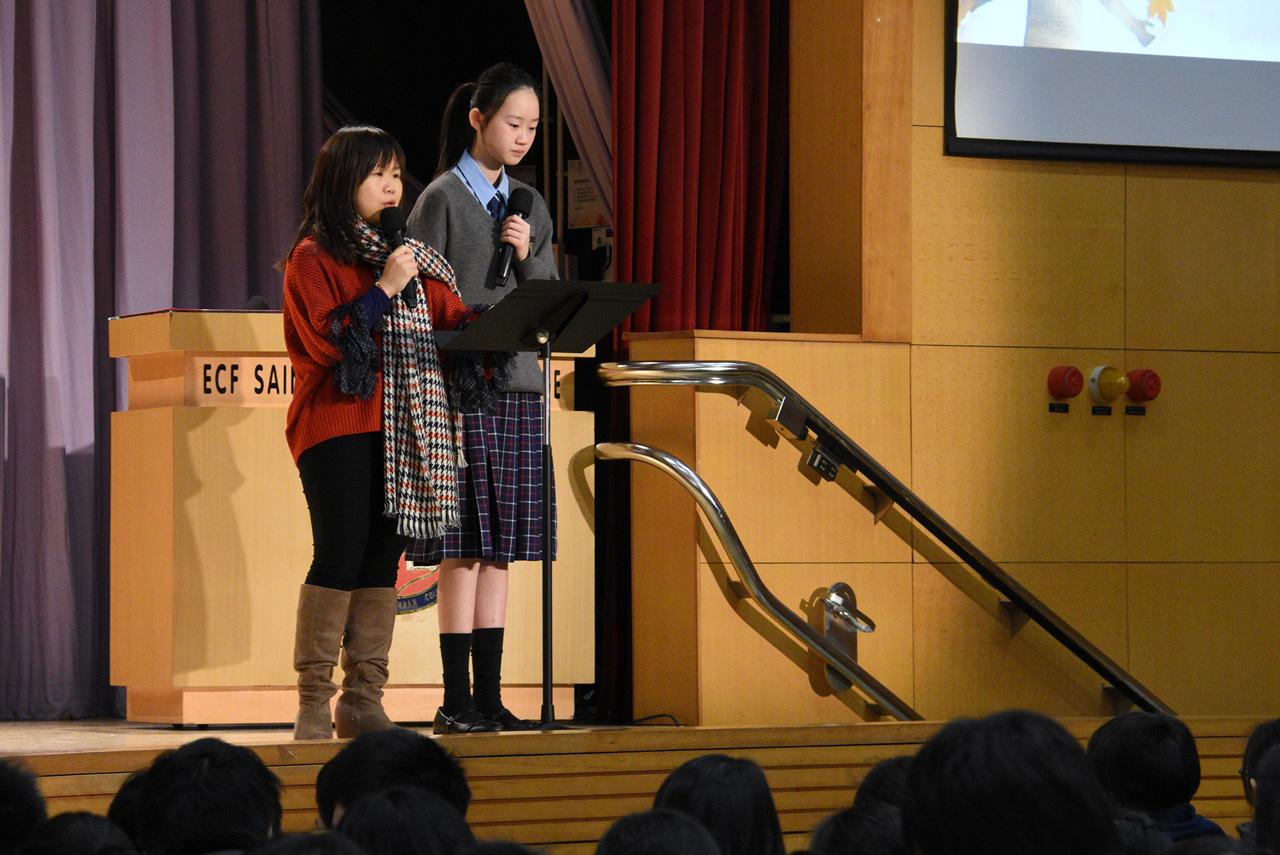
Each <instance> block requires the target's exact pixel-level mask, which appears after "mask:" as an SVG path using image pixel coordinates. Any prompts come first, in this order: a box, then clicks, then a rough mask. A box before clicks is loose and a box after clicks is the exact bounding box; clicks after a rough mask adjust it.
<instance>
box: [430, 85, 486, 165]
mask: <svg viewBox="0 0 1280 855" xmlns="http://www.w3.org/2000/svg"><path fill="white" fill-rule="evenodd" d="M475 91H476V84H475V81H472V82H470V83H464V84H462V85H461V86H459V87H458V88H457V89H455V90H453V94H452V95H450V96H449V103H448V105H446V106H445V108H444V118H443V119H441V121H440V159H439V160H438V161H436V174H435V176H433V177H438V176H440V175H442V174H444V173H446V172H448V171H449V170H450V169H453V165H454V164H455V163H457V162H458V160H459V159H460V158H461V157H462V153H463V152H464V151H466V150H467V149H469V148H470V147H471V141H472V140H474V139H475V133H476V132H475V129H474V128H472V127H471V121H470V119H468V115H469V114H470V113H471V96H472V95H474V94H475Z"/></svg>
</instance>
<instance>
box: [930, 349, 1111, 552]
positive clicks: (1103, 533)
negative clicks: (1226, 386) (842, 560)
mask: <svg viewBox="0 0 1280 855" xmlns="http://www.w3.org/2000/svg"><path fill="white" fill-rule="evenodd" d="M1122 356H1123V354H1121V353H1120V352H1118V351H1080V350H1075V351H1068V350H1041V349H1027V348H988V347H982V348H974V347H913V348H912V356H911V412H912V427H911V431H912V464H911V470H912V474H913V478H914V485H915V487H914V489H915V492H916V493H917V494H919V496H920V497H921V498H922V499H923V500H924V501H925V502H926V503H927V504H929V505H930V506H931V507H933V508H934V509H935V510H936V511H938V512H939V513H940V514H942V516H943V517H945V518H946V519H947V520H949V521H950V522H951V524H952V525H954V526H955V527H956V528H958V529H959V530H960V531H961V532H963V533H964V534H965V535H966V536H967V537H968V538H969V539H970V540H971V541H972V542H973V543H974V544H975V545H976V546H977V547H978V548H979V549H981V550H982V551H983V552H985V553H986V554H987V555H989V556H990V557H991V558H993V559H994V560H996V561H998V562H1012V561H1024V562H1026V561H1037V562H1044V561H1050V562H1060V561H1080V562H1105V561H1118V560H1122V559H1123V556H1124V520H1125V508H1124V498H1125V489H1124V476H1125V466H1124V448H1125V446H1124V417H1123V416H1121V415H1113V416H1110V417H1102V416H1093V415H1090V411H1089V410H1090V408H1089V404H1088V399H1087V396H1081V397H1080V398H1077V399H1076V400H1075V401H1073V402H1072V403H1071V411H1070V412H1069V413H1067V414H1054V413H1050V412H1048V401H1049V397H1048V393H1047V391H1046V389H1045V378H1046V376H1047V374H1048V372H1049V369H1050V368H1051V367H1052V366H1054V365H1055V364H1058V363H1066V364H1071V365H1076V366H1079V367H1080V368H1081V370H1084V371H1085V372H1086V373H1087V372H1088V370H1089V366H1091V365H1095V364H1103V363H1110V364H1114V365H1121V364H1122V362H1121V359H1122Z"/></svg>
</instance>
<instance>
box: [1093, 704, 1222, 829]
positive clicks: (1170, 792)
mask: <svg viewBox="0 0 1280 855" xmlns="http://www.w3.org/2000/svg"><path fill="white" fill-rule="evenodd" d="M1088 755H1089V762H1090V764H1091V765H1092V766H1093V770H1094V772H1095V773H1096V774H1097V776H1098V780H1099V782H1101V784H1102V786H1103V789H1105V790H1106V791H1107V792H1108V793H1109V794H1110V795H1111V797H1112V798H1113V799H1115V801H1116V803H1117V804H1119V805H1120V806H1121V807H1124V808H1128V809H1130V810H1136V811H1142V812H1143V813H1145V814H1147V815H1149V816H1150V817H1151V818H1152V819H1153V820H1155V823H1156V827H1157V828H1159V829H1160V830H1161V831H1163V832H1164V833H1165V834H1167V835H1168V836H1169V839H1170V840H1173V841H1174V842H1175V843H1176V842H1177V841H1179V840H1188V839H1190V838H1193V837H1202V836H1205V835H1214V836H1224V832H1223V830H1222V829H1221V828H1220V827H1219V826H1218V824H1217V823H1215V822H1213V821H1211V820H1209V819H1206V818H1204V817H1203V816H1200V815H1199V814H1198V813H1196V811H1195V808H1193V807H1192V806H1191V799H1192V797H1193V796H1195V794H1196V790H1198V789H1200V754H1199V752H1197V751H1196V741H1195V738H1194V737H1193V736H1192V735H1191V731H1190V730H1188V729H1187V726H1186V725H1185V724H1183V723H1182V722H1181V721H1179V720H1178V719H1176V718H1174V717H1173V716H1171V715H1165V714H1163V713H1149V712H1131V713H1125V714H1124V715H1119V716H1116V717H1115V718H1113V719H1111V720H1110V721H1108V722H1106V723H1105V724H1103V725H1102V726H1101V727H1099V728H1098V729H1097V730H1096V731H1094V733H1093V736H1092V737H1090V738H1089V750H1088Z"/></svg>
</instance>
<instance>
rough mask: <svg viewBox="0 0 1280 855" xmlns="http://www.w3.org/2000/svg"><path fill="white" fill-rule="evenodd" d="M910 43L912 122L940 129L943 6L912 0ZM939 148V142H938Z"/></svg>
mask: <svg viewBox="0 0 1280 855" xmlns="http://www.w3.org/2000/svg"><path fill="white" fill-rule="evenodd" d="M911 6H912V16H913V18H912V28H911V29H912V44H911V56H912V61H911V72H912V79H911V123H912V124H914V125H932V126H933V127H937V128H940V127H942V122H943V86H945V85H946V71H945V64H944V55H943V50H944V48H945V38H946V5H945V3H938V2H934V1H933V0H914V2H912V3H911ZM939 146H941V142H939Z"/></svg>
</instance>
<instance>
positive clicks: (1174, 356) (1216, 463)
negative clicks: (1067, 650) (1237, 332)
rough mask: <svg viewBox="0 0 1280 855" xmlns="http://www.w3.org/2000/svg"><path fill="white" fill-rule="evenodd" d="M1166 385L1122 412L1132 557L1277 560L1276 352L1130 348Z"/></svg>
mask: <svg viewBox="0 0 1280 855" xmlns="http://www.w3.org/2000/svg"><path fill="white" fill-rule="evenodd" d="M1126 363H1127V364H1128V366H1129V367H1134V368H1136V367H1148V368H1154V369H1155V370H1156V371H1157V372H1159V373H1160V376H1161V379H1162V381H1163V383H1164V389H1163V391H1162V392H1161V394H1160V397H1159V398H1157V399H1156V400H1155V401H1153V402H1151V404H1150V405H1149V406H1148V407H1147V415H1145V416H1143V417H1141V418H1127V419H1126V420H1125V430H1126V438H1125V447H1126V451H1125V462H1126V465H1125V483H1126V492H1127V499H1126V503H1125V504H1126V509H1127V511H1126V531H1127V540H1128V558H1129V560H1130V561H1150V562H1160V561H1196V562H1232V561H1277V560H1280V537H1277V530H1278V529H1277V526H1278V525H1280V498H1278V497H1277V492H1276V485H1277V484H1278V483H1280V442H1277V429H1278V428H1280V397H1277V396H1276V395H1275V394H1274V390H1275V389H1277V388H1278V387H1280V354H1261V353H1177V352H1168V351H1148V352H1137V351H1129V353H1128V355H1127V357H1126Z"/></svg>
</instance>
